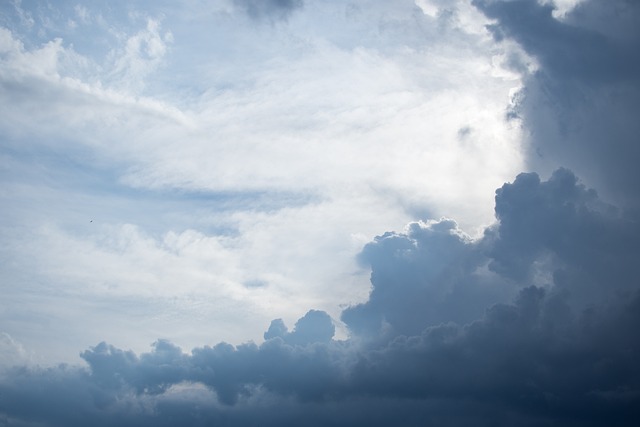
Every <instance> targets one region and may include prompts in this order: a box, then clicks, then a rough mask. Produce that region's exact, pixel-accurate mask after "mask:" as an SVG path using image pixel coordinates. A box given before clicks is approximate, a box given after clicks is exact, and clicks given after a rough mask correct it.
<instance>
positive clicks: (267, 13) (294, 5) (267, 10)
mask: <svg viewBox="0 0 640 427" xmlns="http://www.w3.org/2000/svg"><path fill="white" fill-rule="evenodd" d="M234 3H235V4H236V5H237V6H238V7H240V8H241V9H242V10H244V11H245V12H246V13H247V14H248V15H249V17H251V18H252V19H255V20H263V19H267V20H270V21H271V22H274V21H280V20H286V19H287V18H289V16H290V15H291V13H293V12H294V11H295V10H296V9H299V8H301V7H302V6H303V4H304V3H303V1H302V0H234Z"/></svg>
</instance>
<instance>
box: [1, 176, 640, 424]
mask: <svg viewBox="0 0 640 427" xmlns="http://www.w3.org/2000/svg"><path fill="white" fill-rule="evenodd" d="M496 216H497V218H498V220H499V222H498V223H497V225H496V226H494V227H492V228H490V229H487V230H486V232H485V235H484V237H483V238H482V239H479V240H476V241H472V240H470V239H469V238H467V237H466V236H465V235H464V234H463V233H462V232H460V231H459V230H458V229H457V226H456V224H455V222H454V221H452V220H446V219H445V220H440V221H438V222H431V223H413V224H410V225H409V226H408V227H407V230H406V232H404V233H385V234H384V235H382V236H379V237H377V238H376V239H375V241H373V242H372V243H370V244H368V245H367V246H366V247H365V248H364V250H363V251H362V254H361V261H362V262H363V263H366V264H369V265H370V266H371V270H372V276H371V282H372V291H371V295H370V299H369V300H368V301H367V302H366V303H364V304H361V305H356V306H352V307H350V308H347V309H346V310H345V311H344V312H343V320H344V322H345V323H346V324H347V325H348V326H349V328H350V329H351V331H352V337H351V338H350V339H349V340H347V341H336V340H333V339H332V337H333V334H334V326H333V323H332V320H331V319H330V317H329V316H328V315H327V314H326V313H324V312H322V311H316V310H312V311H310V312H309V313H307V315H305V316H304V317H303V318H301V319H300V320H299V321H298V322H297V323H296V325H295V327H294V329H293V330H292V331H289V330H288V329H287V327H286V326H285V325H284V323H283V322H282V321H281V320H274V321H273V322H272V324H271V326H270V327H269V329H268V331H267V332H265V342H264V343H263V344H261V345H256V344H253V343H246V344H242V345H238V346H233V345H230V344H226V343H220V344H217V345H215V346H213V347H210V346H205V347H201V348H196V349H193V350H192V352H191V353H184V352H183V351H182V350H181V349H180V348H178V347H177V346H175V345H173V344H171V343H170V342H167V341H158V342H156V343H155V344H154V346H153V349H152V351H151V352H149V353H144V354H141V355H136V354H134V353H133V352H131V351H125V350H121V349H118V348H115V347H113V346H111V345H108V344H106V343H100V344H98V345H97V346H95V347H93V348H90V349H88V350H86V351H84V352H83V353H82V354H81V357H82V358H83V359H84V360H85V361H86V362H87V364H88V367H87V368H84V367H70V366H58V367H54V368H49V369H43V368H27V367H16V368H13V369H10V370H7V371H5V372H4V373H3V374H2V381H1V382H0V412H1V413H2V418H0V421H2V422H3V423H4V425H11V426H36V425H37V426H76V425H77V426H80V425H96V426H100V425H114V424H117V425H121V426H129V425H130V426H141V425H155V426H162V425H176V424H180V425H185V426H199V425H222V426H235V425H243V426H246V425H261V426H269V425H292V424H304V425H311V426H313V425H369V426H377V425H380V426H382V425H385V426H386V425H403V426H425V425H434V426H463V425H476V426H485V425H486V426H495V425H523V426H527V425H531V426H540V425H542V426H601V425H608V426H632V425H638V423H639V422H640V368H639V366H640V365H639V364H638V360H639V357H638V356H640V339H638V338H640V337H639V335H638V330H640V329H639V328H640V289H639V286H638V280H637V277H639V276H638V273H639V271H638V270H639V268H640V267H639V266H638V263H637V260H638V259H640V257H639V256H640V249H639V248H638V246H637V245H636V244H635V243H636V242H637V241H638V236H639V233H640V228H639V227H638V223H637V221H634V220H631V219H629V218H628V217H627V216H625V215H624V214H623V213H622V212H620V211H618V210H616V209H615V208H613V207H612V206H608V205H606V204H604V203H603V202H601V201H600V200H599V199H598V197H597V195H596V194H595V192H593V191H592V190H588V189H586V188H585V187H584V186H582V185H581V184H580V183H579V182H578V181H577V179H576V178H575V176H574V175H573V174H572V173H571V172H570V171H568V170H565V169H561V170H558V171H556V172H555V173H554V174H553V176H552V177H551V178H550V179H549V180H548V181H540V179H539V178H538V176H537V175H536V174H533V173H530V174H521V175H519V176H518V177H517V178H516V180H515V181H514V182H513V183H510V184H505V185H504V186H503V187H502V188H500V189H498V190H497V192H496ZM487 295H488V296H487ZM489 300H493V302H494V303H487V301H489ZM500 300H505V301H506V302H497V303H495V301H500ZM468 313H479V314H478V316H477V317H476V318H475V319H470V320H469V319H467V317H468V316H469V314H468Z"/></svg>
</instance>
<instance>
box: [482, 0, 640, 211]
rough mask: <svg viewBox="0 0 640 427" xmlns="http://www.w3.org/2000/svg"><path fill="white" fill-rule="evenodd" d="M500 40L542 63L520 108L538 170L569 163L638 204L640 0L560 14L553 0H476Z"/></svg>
mask: <svg viewBox="0 0 640 427" xmlns="http://www.w3.org/2000/svg"><path fill="white" fill-rule="evenodd" d="M474 4H475V5H476V6H477V7H478V8H479V9H480V10H481V11H483V12H484V13H485V14H486V15H487V16H488V17H490V18H492V19H494V20H495V23H494V24H493V25H491V26H490V29H491V31H492V33H493V35H494V37H495V38H496V39H508V40H515V41H516V42H517V43H518V44H519V45H520V46H521V47H522V48H523V49H524V50H525V51H526V52H527V53H528V54H529V55H531V56H532V57H533V58H535V60H536V61H537V62H538V68H537V69H536V70H535V71H534V72H532V73H530V74H528V75H526V76H525V80H524V86H523V90H522V91H521V96H520V97H519V102H518V105H517V107H516V110H515V111H516V113H517V114H518V115H519V116H520V117H521V118H522V120H523V123H524V125H525V127H526V129H527V130H528V133H529V140H530V155H529V159H528V162H529V164H530V167H531V168H532V169H534V170H538V171H542V172H543V173H549V172H550V171H551V170H552V169H555V168H557V167H559V166H566V167H569V168H570V169H572V170H574V171H575V172H576V173H578V174H579V175H580V176H582V177H583V178H584V179H585V180H586V181H587V182H589V183H590V184H591V185H593V186H595V187H597V188H598V189H599V190H601V191H602V192H603V193H604V192H606V194H607V195H608V196H609V197H610V198H611V199H614V200H616V201H618V202H619V203H622V204H627V205H634V206H635V205H637V203H638V200H640V199H639V198H638V192H637V190H638V186H637V185H636V183H637V182H640V172H639V171H640V169H638V168H637V162H638V159H640V145H638V143H637V135H638V133H639V132H640V127H639V124H638V120H636V118H637V117H638V114H639V113H640V111H639V109H638V105H639V103H638V99H640V79H639V76H640V55H639V54H638V52H640V31H638V26H637V22H638V19H639V17H640V5H639V4H638V3H637V2H630V1H626V0H616V1H606V2H605V1H597V0H588V1H583V2H579V3H578V4H577V5H574V7H573V8H572V9H571V10H569V11H565V13H564V14H563V17H562V19H558V18H556V17H554V13H553V12H554V4H553V2H539V1H536V0H519V1H499V0H498V1H494V0H476V1H474Z"/></svg>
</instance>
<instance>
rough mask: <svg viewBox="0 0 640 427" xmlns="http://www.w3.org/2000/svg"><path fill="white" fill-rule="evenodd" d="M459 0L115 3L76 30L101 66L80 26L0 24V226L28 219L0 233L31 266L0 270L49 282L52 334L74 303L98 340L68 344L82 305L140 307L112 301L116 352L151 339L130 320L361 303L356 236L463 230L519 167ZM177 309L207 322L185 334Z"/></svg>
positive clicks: (482, 50) (256, 324)
mask: <svg viewBox="0 0 640 427" xmlns="http://www.w3.org/2000/svg"><path fill="white" fill-rule="evenodd" d="M365 6H366V7H365ZM470 7H471V6H470V5H469V3H468V2H459V3H457V4H456V5H455V13H456V14H457V15H456V16H458V18H457V20H449V21H447V20H443V21H442V22H440V23H436V22H431V21H429V18H428V17H426V16H425V15H424V13H422V12H421V11H420V9H418V8H417V7H416V6H415V4H414V3H413V2H405V3H402V4H398V5H397V6H393V7H392V6H390V5H387V4H381V3H378V2H370V3H368V4H367V5H362V6H361V7H360V8H359V9H358V10H356V9H357V8H356V9H353V8H352V9H348V8H346V7H345V6H344V5H337V4H333V3H322V2H320V3H315V2H309V3H305V4H304V7H302V8H300V9H298V10H296V11H295V13H292V14H291V15H290V16H289V17H288V20H287V22H286V23H283V22H281V23H278V24H277V25H265V24H263V23H256V22H255V21H251V20H250V19H246V17H238V16H234V15H232V14H231V12H232V10H231V9H228V10H223V9H224V8H223V9H220V8H219V7H218V8H217V9H216V10H215V11H213V12H212V13H203V12H202V11H197V12H194V11H193V10H189V9H184V10H181V11H180V12H179V13H178V12H176V13H170V12H169V11H168V12H166V13H158V14H156V15H154V14H153V13H152V12H151V11H147V12H145V13H141V12H140V13H138V12H136V13H133V14H131V13H129V14H127V15H126V18H125V19H127V20H129V21H127V22H129V23H131V22H133V23H134V25H136V26H138V27H133V28H132V27H131V25H128V26H127V25H125V24H124V23H123V22H118V23H117V25H109V24H113V23H109V22H104V23H102V24H100V25H98V26H97V29H95V30H96V31H106V32H107V33H108V34H109V37H106V38H105V37H99V36H96V38H95V40H96V43H98V41H99V43H103V42H104V40H111V41H112V42H113V41H118V43H119V44H118V45H110V46H109V48H108V49H106V51H105V52H106V53H105V56H103V57H102V58H100V57H98V56H96V55H91V56H83V55H80V54H79V53H78V52H77V51H76V50H75V48H74V47H72V45H73V46H75V43H80V40H76V39H74V37H79V36H80V35H74V34H66V35H65V37H67V38H65V39H56V41H54V42H50V43H49V44H45V45H43V47H36V48H25V47H23V45H21V44H20V42H19V41H18V40H19V39H20V37H22V36H19V35H18V34H16V33H11V32H10V31H8V30H5V31H3V32H2V33H1V35H2V45H3V46H6V48H5V49H9V50H11V52H12V53H11V55H8V56H5V57H4V59H3V61H4V62H3V63H2V70H1V73H2V74H0V76H1V77H2V79H3V80H2V82H3V84H4V86H3V90H5V91H7V93H11V97H12V99H13V100H14V102H12V104H11V105H8V104H4V105H2V106H1V107H2V112H3V115H2V117H3V118H2V119H0V132H2V135H3V136H4V138H5V140H6V142H7V147H8V148H10V150H11V151H10V152H9V154H6V156H7V157H6V158H7V159H8V160H7V162H6V166H5V167H6V170H7V171H8V173H9V174H10V176H11V180H10V183H9V184H10V185H8V186H7V187H5V188H7V189H8V190H6V191H5V192H4V194H3V195H2V198H3V202H4V203H5V205H12V206H15V207H14V208H13V209H14V210H13V211H12V212H11V213H8V214H7V217H8V218H10V219H11V221H14V223H15V222H16V221H18V219H17V218H19V214H18V213H17V212H21V213H22V214H23V217H24V218H29V221H30V224H31V226H30V227H29V228H28V229H29V230H30V231H29V232H28V234H25V235H23V236H21V235H20V234H16V233H12V232H9V231H7V230H5V231H4V232H3V233H4V236H5V237H6V238H7V241H8V242H9V245H10V249H9V253H10V254H11V255H10V256H11V259H13V260H14V262H15V263H16V265H18V266H22V267H21V268H22V269H26V270H28V271H30V273H29V274H28V275H24V274H23V272H21V268H18V267H16V268H14V269H11V274H12V277H14V278H15V280H16V281H20V283H27V282H29V281H30V280H34V281H35V283H38V284H39V285H38V286H36V288H35V289H49V290H53V289H64V290H65V292H67V294H65V295H67V297H65V298H57V299H56V304H58V306H57V307H56V309H55V310H56V315H55V316H52V318H54V319H56V321H55V322H52V326H51V328H52V329H54V330H56V331H61V330H63V329H64V328H65V327H66V326H67V325H68V324H69V322H70V319H71V317H72V316H71V314H69V315H65V310H64V309H61V307H68V306H69V305H70V304H71V305H74V307H75V308H74V310H69V313H74V314H73V315H74V316H75V315H79V316H81V315H80V314H79V313H86V312H92V313H94V314H95V318H96V319H100V320H96V321H95V327H96V328H99V330H100V331H101V333H100V334H97V333H95V332H93V333H91V334H90V333H89V332H86V331H81V330H78V329H77V328H74V329H73V331H74V332H73V334H69V336H70V338H69V339H72V336H73V335H74V334H76V335H75V336H77V337H78V340H82V342H86V341H87V340H89V337H88V335H92V336H94V335H100V336H101V337H102V338H107V337H113V336H114V334H113V333H112V332H111V331H112V330H113V328H114V327H113V326H111V323H110V322H109V321H108V320H107V319H109V318H110V317H109V316H110V315H109V306H110V305H109V304H111V303H109V304H106V303H105V304H100V303H98V302H97V301H99V300H100V299H101V298H103V299H105V300H106V301H112V302H113V304H116V305H117V304H119V303H120V302H121V301H122V300H127V299H133V300H135V301H139V304H140V306H141V309H140V312H142V313H144V315H141V314H139V313H138V312H136V311H135V310H134V311H129V310H128V309H118V310H117V313H118V316H119V320H118V322H122V324H127V322H131V323H135V324H138V325H140V326H139V327H137V328H130V331H129V332H128V338H127V337H119V338H118V339H120V340H122V341H120V342H115V343H116V344H118V345H122V346H130V347H132V348H137V349H141V348H143V347H144V346H146V345H148V343H149V342H150V341H152V340H153V339H155V338H156V337H157V336H156V334H157V333H158V328H157V327H155V326H152V322H146V321H145V319H147V318H148V319H151V318H154V319H156V318H159V319H161V321H160V322H159V323H158V324H162V325H164V326H163V327H162V328H160V332H161V333H163V334H164V335H163V336H164V337H167V338H172V339H173V340H174V341H176V342H178V343H180V344H181V345H184V346H186V347H189V346H194V345H197V344H199V343H201V342H202V341H203V339H205V338H203V337H204V336H205V335H206V336H208V337H212V338H215V340H228V341H232V342H238V341H244V340H246V339H250V338H252V339H257V340H259V339H260V337H261V334H262V332H263V328H264V325H265V324H266V322H267V321H268V320H270V318H271V317H273V313H278V314H277V316H279V317H283V318H284V319H285V321H287V323H288V324H293V322H294V320H295V319H297V318H299V317H300V316H301V315H302V314H303V313H304V312H306V311H307V310H308V309H310V308H317V309H323V310H325V311H327V312H328V313H330V314H331V315H332V316H334V317H337V315H338V314H339V312H340V310H341V308H340V307H341V305H343V304H349V303H356V302H359V301H363V300H364V299H365V298H366V296H367V293H368V290H369V284H368V280H367V272H366V271H363V270H361V269H360V268H359V267H358V266H356V264H355V261H354V257H355V254H357V253H358V252H359V250H360V249H361V247H362V245H363V244H364V243H365V242H367V241H369V240H370V239H371V238H372V237H373V236H374V235H375V234H377V233H379V232H380V231H381V230H385V229H397V228H399V227H401V226H402V225H403V224H404V223H406V222H408V221H409V220H412V219H420V218H421V219H428V218H430V217H436V218H437V217H440V216H442V215H448V216H454V217H456V218H457V219H458V221H459V223H460V224H461V226H462V228H463V229H465V230H466V231H467V232H469V233H471V234H475V233H477V232H480V231H481V230H482V226H484V225H486V224H487V223H489V222H491V221H492V219H493V211H492V193H493V190H494V189H495V188H496V187H498V186H499V185H500V184H501V183H502V182H504V181H505V180H506V179H509V178H510V177H512V176H513V175H514V174H515V172H516V171H518V170H519V169H520V167H521V165H522V158H521V155H520V147H519V143H518V141H519V131H518V128H517V126H518V125H517V123H515V122H514V123H508V122H506V121H505V115H506V112H507V111H506V108H507V104H508V102H509V93H510V91H511V90H512V88H513V87H518V86H519V84H520V82H519V80H518V77H517V74H515V73H514V72H513V71H511V72H510V73H507V72H505V71H504V70H503V68H504V67H505V66H503V65H502V62H500V61H493V63H492V58H493V57H495V56H496V55H498V56H500V55H502V54H503V53H502V47H501V46H499V45H495V44H494V43H493V42H492V41H491V39H490V38H489V37H488V36H487V34H486V31H485V30H480V29H478V28H480V27H481V26H479V23H480V21H479V18H478V16H477V13H476V14H475V15H474V14H472V13H471V12H470V10H471V9H470ZM210 12H211V11H210ZM72 13H73V16H74V17H76V18H77V19H78V21H79V22H84V21H83V19H85V18H86V19H89V18H90V17H91V19H93V17H102V19H104V20H108V19H113V16H112V15H109V14H108V13H106V12H105V10H99V9H96V10H93V9H91V10H90V9H89V8H88V7H87V8H86V9H83V8H76V9H75V10H74V11H72ZM160 15H162V16H163V17H162V19H150V18H148V17H149V16H160ZM463 16H469V18H468V19H469V20H471V21H473V25H471V24H469V25H467V24H464V25H462V24H461V22H462V23H464V22H467V21H465V19H467V18H464V19H463V18H462V17H463ZM83 17H85V18H83ZM110 17H111V18H110ZM95 19H98V18H95ZM471 21H469V22H471ZM160 23H162V24H160ZM140 24H141V25H142V28H140V27H139V25H140ZM52 28H53V27H52ZM79 28H80V27H79ZM474 28H476V29H477V31H476V30H474ZM114 34H115V35H116V36H115V37H114V36H113V35H114ZM445 35H446V37H445ZM101 46H102V45H101ZM102 48H103V50H104V46H102ZM83 49H84V50H83V51H87V48H86V46H85V47H84V48H83ZM109 52H111V53H109ZM61 58H62V59H61ZM63 59H64V60H63ZM185 64H186V65H185ZM45 65H46V66H45ZM501 70H502V71H501ZM142 94H144V96H142ZM34 122H37V123H38V126H32V123H34ZM33 151H41V152H42V153H43V155H42V156H40V157H37V158H36V159H35V160H34V158H33V157H32V156H31V154H29V153H31V152H33ZM33 161H35V162H36V163H37V164H38V168H35V169H34V168H33V167H31V166H28V165H30V162H33ZM25 171H29V172H25ZM19 189H21V190H20V191H19ZM256 195H257V196H256ZM163 198H165V199H167V200H162V199H163ZM247 200H250V202H247ZM44 206H46V209H44ZM69 206H73V208H72V209H70V208H69ZM89 219H93V220H94V222H93V223H89ZM90 224H91V227H89V225H90ZM26 236H29V237H26ZM28 239H32V241H31V242H29V240H28ZM20 248H23V249H20ZM24 248H28V249H24ZM30 292H31V291H25V292H24V293H23V294H22V295H21V297H22V298H23V299H24V300H25V301H30V304H33V305H32V306H31V308H28V307H26V306H25V311H28V310H31V311H30V313H32V314H33V313H34V312H35V311H36V310H37V309H38V308H39V307H40V305H39V303H38V302H37V301H35V300H34V299H33V298H31V296H32V295H31V294H30ZM67 298H68V299H67ZM78 301H86V304H78ZM194 307H196V308H194ZM194 310H195V311H196V312H197V314H196V315H194V319H196V320H191V321H190V320H189V316H190V314H189V313H192V312H193V311H194ZM167 313H168V314H167ZM102 319H104V321H103V320H102ZM190 322H192V323H198V324H201V323H206V324H210V325H211V328H210V330H206V331H201V330H200V329H197V330H196V331H195V332H193V333H189V334H186V333H184V330H185V329H189V327H188V325H189V324H191V323H190ZM145 325H147V326H148V327H147V326H145ZM172 325H173V326H172ZM16 330H17V329H16ZM23 330H24V328H23ZM9 332H10V333H12V334H15V332H16V331H14V330H11V331H9ZM58 333H60V332H58ZM187 335H188V337H186V336H187ZM181 336H183V337H185V338H184V339H183V341H181V340H180V337H181ZM342 336H344V333H343V335H342ZM80 337H81V338H80ZM21 338H22V337H21ZM25 342H26V341H25ZM31 343H34V345H46V344H38V340H37V339H36V338H35V336H32V337H31V338H30V341H29V344H30V345H31ZM89 344H92V343H91V342H87V345H89ZM67 348H69V349H70V351H72V352H73V354H72V355H68V356H67V357H68V358H73V357H77V356H76V354H77V353H76V348H77V347H74V346H69V347H67ZM61 352H64V350H61Z"/></svg>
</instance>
